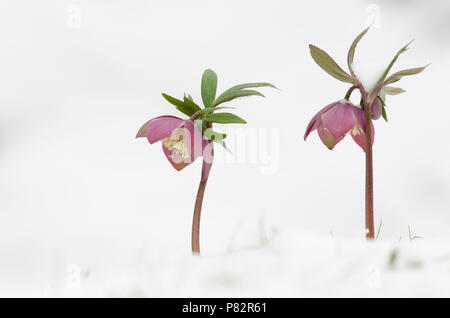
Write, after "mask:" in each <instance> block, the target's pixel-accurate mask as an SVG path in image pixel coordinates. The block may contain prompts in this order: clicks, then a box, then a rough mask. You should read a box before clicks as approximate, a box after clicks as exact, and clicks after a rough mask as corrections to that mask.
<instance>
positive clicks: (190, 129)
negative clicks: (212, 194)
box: [163, 120, 211, 175]
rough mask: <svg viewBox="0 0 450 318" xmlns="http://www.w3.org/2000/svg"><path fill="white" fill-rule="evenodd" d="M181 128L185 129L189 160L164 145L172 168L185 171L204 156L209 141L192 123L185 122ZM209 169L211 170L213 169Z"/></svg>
mask: <svg viewBox="0 0 450 318" xmlns="http://www.w3.org/2000/svg"><path fill="white" fill-rule="evenodd" d="M181 126H183V127H184V130H183V138H184V140H185V143H186V146H187V149H188V151H189V158H182V157H181V156H180V155H179V154H178V152H177V151H176V150H175V149H172V150H169V149H168V148H167V147H166V146H165V145H164V144H163V151H164V154H165V155H166V157H167V160H169V162H170V163H171V164H172V166H173V167H174V168H175V169H176V170H178V171H179V170H182V169H184V168H185V167H186V166H188V165H190V164H191V163H193V162H194V161H195V160H197V158H198V157H200V156H201V155H202V154H203V149H204V145H205V141H208V140H207V139H206V138H205V137H203V136H202V133H201V131H200V130H199V129H198V128H197V127H195V125H194V123H193V122H192V121H190V120H183V123H182V125H181ZM177 128H179V127H177ZM175 129H176V128H175ZM208 142H209V141H208ZM209 169H211V167H210V168H209ZM208 173H209V170H208ZM202 175H203V172H202Z"/></svg>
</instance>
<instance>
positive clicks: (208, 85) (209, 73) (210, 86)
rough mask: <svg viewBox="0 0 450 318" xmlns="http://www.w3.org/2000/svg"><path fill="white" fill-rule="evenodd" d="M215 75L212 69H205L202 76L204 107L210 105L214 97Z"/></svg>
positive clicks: (215, 88)
mask: <svg viewBox="0 0 450 318" xmlns="http://www.w3.org/2000/svg"><path fill="white" fill-rule="evenodd" d="M216 91H217V75H216V73H214V71H213V70H210V69H207V70H206V71H205V72H203V76H202V99H203V104H204V105H205V107H212V106H213V104H214V100H215V99H216Z"/></svg>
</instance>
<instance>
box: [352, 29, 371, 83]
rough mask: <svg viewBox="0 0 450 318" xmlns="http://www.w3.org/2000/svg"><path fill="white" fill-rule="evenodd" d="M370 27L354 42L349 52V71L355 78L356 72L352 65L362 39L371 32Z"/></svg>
mask: <svg viewBox="0 0 450 318" xmlns="http://www.w3.org/2000/svg"><path fill="white" fill-rule="evenodd" d="M369 29H370V26H368V27H367V28H366V29H364V31H362V32H361V33H360V34H359V35H358V36H357V37H356V38H355V39H354V40H353V43H352V45H350V49H349V50H348V55H347V64H348V69H349V70H350V73H351V74H352V76H353V77H356V76H355V72H354V71H353V68H352V64H353V60H354V58H355V49H356V46H357V45H358V43H359V41H360V40H361V39H362V37H363V36H364V35H365V34H366V33H367V31H369Z"/></svg>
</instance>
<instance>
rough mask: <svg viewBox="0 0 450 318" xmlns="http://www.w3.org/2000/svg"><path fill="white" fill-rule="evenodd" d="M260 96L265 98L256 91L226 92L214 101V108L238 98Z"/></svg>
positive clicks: (239, 90)
mask: <svg viewBox="0 0 450 318" xmlns="http://www.w3.org/2000/svg"><path fill="white" fill-rule="evenodd" d="M254 95H255V96H261V97H265V96H264V95H263V94H261V93H260V92H258V91H254V90H251V89H238V90H232V91H227V92H224V93H223V94H221V95H220V96H219V97H217V99H216V101H215V102H214V106H217V105H220V104H222V103H225V102H229V101H231V100H233V99H236V98H239V97H245V96H254Z"/></svg>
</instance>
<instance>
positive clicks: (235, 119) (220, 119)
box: [204, 113, 247, 124]
mask: <svg viewBox="0 0 450 318" xmlns="http://www.w3.org/2000/svg"><path fill="white" fill-rule="evenodd" d="M204 119H205V120H206V121H209V122H212V123H218V124H246V123H247V122H246V121H245V120H243V119H242V118H241V117H239V116H237V115H235V114H231V113H217V114H209V115H206V116H205V117H204Z"/></svg>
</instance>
